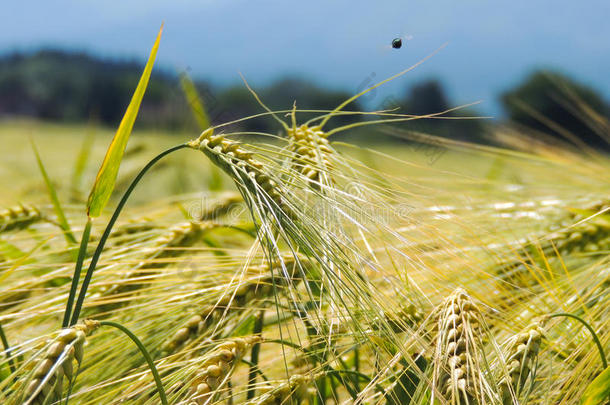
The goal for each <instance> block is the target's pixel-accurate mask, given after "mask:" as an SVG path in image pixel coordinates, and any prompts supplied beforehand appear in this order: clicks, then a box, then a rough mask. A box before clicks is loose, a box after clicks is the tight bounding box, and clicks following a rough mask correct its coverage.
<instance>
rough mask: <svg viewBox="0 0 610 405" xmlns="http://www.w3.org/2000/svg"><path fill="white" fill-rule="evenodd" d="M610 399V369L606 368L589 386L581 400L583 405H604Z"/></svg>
mask: <svg viewBox="0 0 610 405" xmlns="http://www.w3.org/2000/svg"><path fill="white" fill-rule="evenodd" d="M609 397H610V367H608V368H606V369H605V370H604V371H602V373H601V374H600V375H598V376H597V377H596V378H595V380H593V381H592V382H591V384H589V386H588V387H587V389H586V390H585V393H584V394H583V396H582V397H581V398H580V404H581V405H598V404H604V403H606V401H607V400H608V398H609Z"/></svg>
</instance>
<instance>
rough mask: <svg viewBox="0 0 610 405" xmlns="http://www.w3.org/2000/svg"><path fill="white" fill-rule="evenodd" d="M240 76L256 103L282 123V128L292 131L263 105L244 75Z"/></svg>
mask: <svg viewBox="0 0 610 405" xmlns="http://www.w3.org/2000/svg"><path fill="white" fill-rule="evenodd" d="M239 76H240V77H241V80H243V81H244V84H245V85H246V88H247V89H248V91H249V92H250V93H252V95H253V96H254V98H255V99H256V101H257V102H258V104H260V106H261V107H263V108H264V109H265V110H266V111H267V112H268V113H269V114H271V116H272V117H273V118H274V119H275V120H276V121H277V122H279V123H280V125H282V127H283V128H284V129H285V130H286V131H288V130H290V127H289V126H288V124H286V123H285V122H284V121H282V120H281V119H280V118H279V117H278V116H277V115H276V114H275V113H274V112H273V111H271V109H270V108H269V107H267V105H265V103H263V101H262V100H261V99H260V97H259V96H258V94H256V92H255V91H254V90H253V89H252V87H250V85H249V84H248V81H247V80H246V78H245V77H244V75H242V74H241V73H240V74H239Z"/></svg>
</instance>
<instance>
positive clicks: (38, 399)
mask: <svg viewBox="0 0 610 405" xmlns="http://www.w3.org/2000/svg"><path fill="white" fill-rule="evenodd" d="M99 325H100V324H99V322H97V321H93V320H85V321H84V323H82V324H77V325H74V326H72V327H71V328H68V329H63V330H62V331H61V332H60V333H59V336H57V338H55V339H54V340H53V341H51V342H50V345H49V347H48V349H47V351H46V353H45V355H44V358H43V359H42V360H40V362H39V363H38V365H37V366H36V368H35V369H34V375H33V378H32V379H31V380H30V382H29V384H28V385H27V388H26V391H25V392H26V397H27V398H28V399H27V400H26V402H25V403H26V404H42V403H44V402H45V401H46V399H47V398H49V397H50V396H51V395H52V393H55V394H56V395H57V396H58V397H60V396H61V394H62V392H63V377H64V375H65V376H66V377H67V378H68V380H72V378H73V377H74V368H73V364H72V362H73V360H76V361H77V363H78V364H80V363H81V362H82V360H83V352H84V346H85V343H86V338H87V336H89V334H91V332H93V331H94V330H95V329H97V328H98V327H99Z"/></svg>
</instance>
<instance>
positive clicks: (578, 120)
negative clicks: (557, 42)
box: [501, 71, 610, 145]
mask: <svg viewBox="0 0 610 405" xmlns="http://www.w3.org/2000/svg"><path fill="white" fill-rule="evenodd" d="M501 101H502V104H503V106H504V109H505V110H506V112H507V113H508V117H509V118H510V120H511V121H513V122H515V123H517V124H520V125H523V126H526V127H530V128H534V129H536V130H539V131H543V132H546V133H549V134H551V135H554V136H557V137H561V138H563V137H564V134H563V133H562V130H566V131H569V132H571V133H572V134H573V135H575V136H577V137H578V138H580V139H581V140H582V141H584V142H586V143H588V144H591V145H602V144H603V143H602V142H601V139H600V137H599V135H598V134H597V133H596V131H595V130H594V129H593V128H592V127H591V126H590V124H591V123H590V122H589V121H590V117H587V116H586V115H585V114H584V113H583V111H582V110H580V109H578V108H576V107H578V106H579V105H586V106H587V108H588V109H591V110H593V111H595V112H596V113H598V114H600V115H601V116H605V117H607V116H608V113H609V112H610V109H609V108H610V107H609V106H608V104H607V103H606V102H605V101H604V100H603V98H602V96H601V95H600V94H599V93H598V92H597V91H595V90H594V89H592V88H591V87H588V86H586V85H583V84H581V83H578V82H576V81H575V80H573V79H571V78H569V77H567V76H565V75H563V74H561V73H557V72H551V71H537V72H534V73H532V74H530V75H529V76H528V77H527V78H526V79H525V80H524V81H523V83H521V84H520V85H519V86H518V87H517V88H515V89H513V90H509V91H507V92H505V93H504V94H503V95H502V97H501ZM558 126H559V127H560V128H559V127H558Z"/></svg>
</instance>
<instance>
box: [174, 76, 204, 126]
mask: <svg viewBox="0 0 610 405" xmlns="http://www.w3.org/2000/svg"><path fill="white" fill-rule="evenodd" d="M180 86H181V87H182V91H183V92H184V97H186V102H187V103H188V105H189V107H190V108H191V112H192V113H193V115H194V116H195V119H196V120H197V124H198V125H199V127H200V129H201V130H202V131H203V130H205V129H207V128H208V127H209V126H210V118H209V117H208V114H207V113H206V112H205V108H204V106H203V101H201V99H200V98H199V94H198V93H197V89H196V88H195V84H194V83H193V81H192V80H191V79H190V77H188V75H187V74H186V73H182V74H180Z"/></svg>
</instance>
